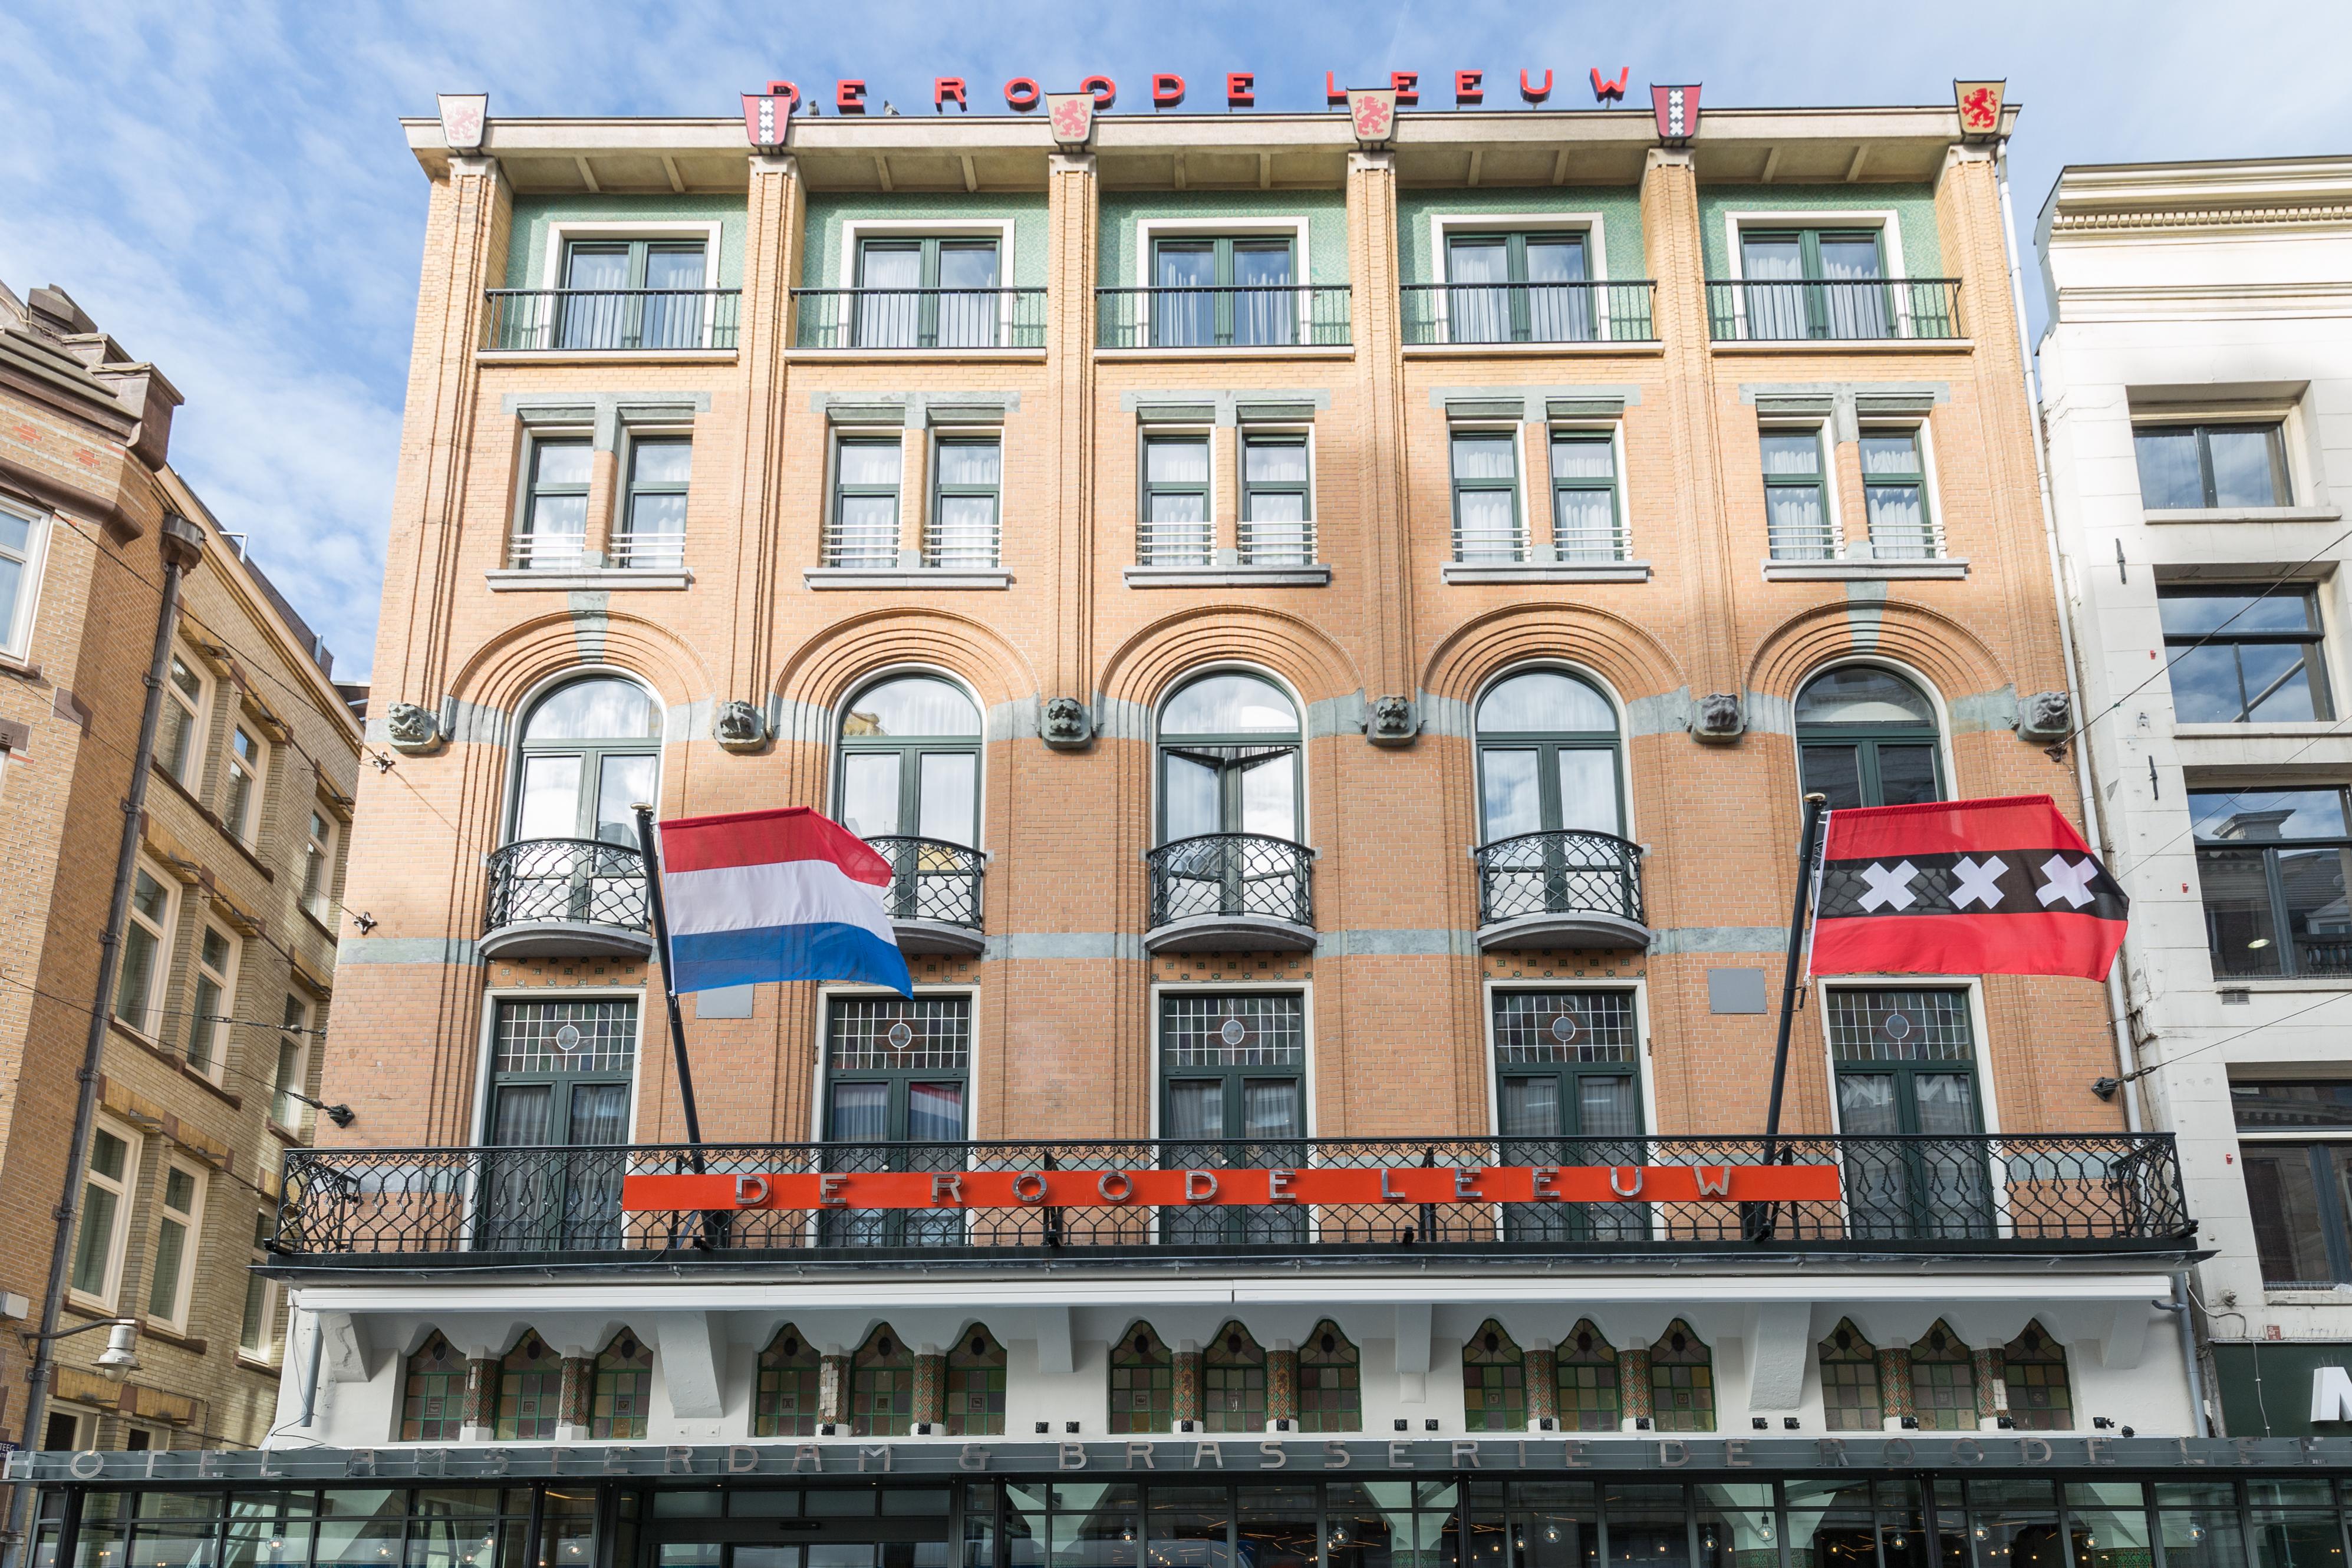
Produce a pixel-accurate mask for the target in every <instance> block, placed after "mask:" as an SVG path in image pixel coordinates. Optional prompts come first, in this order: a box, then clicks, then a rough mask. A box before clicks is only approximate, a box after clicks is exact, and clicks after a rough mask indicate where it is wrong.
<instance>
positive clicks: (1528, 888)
mask: <svg viewBox="0 0 2352 1568" xmlns="http://www.w3.org/2000/svg"><path fill="white" fill-rule="evenodd" d="M1470 858H1472V860H1474V861H1475V863H1476V865H1477V868H1478V945H1479V946H1480V947H1481V948H1483V949H1485V950H1486V951H1488V952H1493V951H1496V950H1499V949H1518V948H1543V947H1551V948H1574V947H1588V948H1617V949H1625V950H1631V951H1635V952H1638V951H1640V950H1642V949H1643V948H1646V947H1648V946H1649V945H1650V928H1649V926H1648V925H1647V924H1646V923H1644V921H1643V913H1642V847H1641V846H1640V845H1638V844H1634V843H1631V842H1629V841H1627V840H1625V839H1622V838H1620V837H1617V836H1616V835H1615V834H1613V833H1589V832H1584V831H1580V830H1575V829H1570V830H1566V831H1555V832H1547V833H1521V834H1517V835H1515V836H1514V837H1509V838H1498V839H1496V841H1495V842H1494V843H1492V844H1482V845H1480V846H1479V847H1477V848H1475V849H1473V850H1472V851H1470Z"/></svg>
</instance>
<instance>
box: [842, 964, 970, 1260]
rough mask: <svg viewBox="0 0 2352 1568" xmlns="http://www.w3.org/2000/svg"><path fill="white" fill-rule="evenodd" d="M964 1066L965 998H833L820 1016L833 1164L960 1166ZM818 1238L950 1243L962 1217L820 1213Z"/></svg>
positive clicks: (859, 1167) (849, 1242) (850, 1167)
mask: <svg viewBox="0 0 2352 1568" xmlns="http://www.w3.org/2000/svg"><path fill="white" fill-rule="evenodd" d="M970 1075H971V997H969V996H918V997H915V998H914V999H913V1000H912V1001H907V1000H902V999H900V998H897V997H879V996H836V997H834V998H833V999H832V1001H831V1004H830V1007H829V1011H828V1013H827V1016H826V1019H825V1101H824V1137H825V1141H826V1142H828V1143H829V1144H833V1145H836V1146H837V1148H836V1149H835V1151H829V1153H828V1163H829V1164H830V1165H831V1168H833V1169H835V1170H845V1171H907V1170H913V1171H960V1170H962V1169H963V1168H964V1152H963V1140H964V1139H965V1137H966V1136H968V1133H967V1131H966V1126H967V1122H966V1117H967V1107H968V1106H969V1104H970V1092H969V1084H968V1080H969V1078H970ZM894 1145H895V1147H894ZM909 1145H912V1147H909ZM824 1236H825V1238H826V1240H827V1241H828V1243H830V1244H832V1245H836V1246H877V1247H879V1246H921V1245H924V1244H927V1243H928V1244H940V1243H950V1242H958V1241H961V1239H962V1238H963V1222H962V1219H961V1216H960V1215H956V1214H954V1213H953V1212H951V1211H943V1212H937V1213H933V1212H922V1211H918V1212H911V1213H908V1214H903V1215H901V1214H891V1213H880V1212H874V1211H868V1212H866V1213H862V1214H849V1215H827V1216H826V1222H825V1228H824Z"/></svg>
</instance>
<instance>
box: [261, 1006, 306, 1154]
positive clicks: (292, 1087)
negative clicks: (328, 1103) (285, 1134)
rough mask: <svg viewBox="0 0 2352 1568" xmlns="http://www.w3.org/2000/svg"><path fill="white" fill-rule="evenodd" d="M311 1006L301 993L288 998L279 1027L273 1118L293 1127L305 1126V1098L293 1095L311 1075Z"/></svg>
mask: <svg viewBox="0 0 2352 1568" xmlns="http://www.w3.org/2000/svg"><path fill="white" fill-rule="evenodd" d="M309 1081H310V1004H309V1003H307V1002H305V1001H303V1000H302V998H300V997H299V996H290V995H289V996H288V997H287V998H286V1011H285V1016H284V1018H283V1020H282V1022H281V1023H280V1024H279V1026H278V1071H277V1073H276V1074H275V1076H274V1077H273V1078H272V1079H271V1083H270V1102H269V1115H270V1119H271V1120H272V1121H276V1122H277V1123H278V1126H280V1127H283V1128H286V1129H288V1130H289V1131H294V1132H299V1131H301V1130H302V1121H301V1116H302V1109H303V1107H302V1102H301V1101H300V1100H297V1099H295V1098H294V1097H295V1096H296V1095H298V1094H299V1093H301V1092H302V1090H303V1086H304V1085H305V1084H306V1083H308V1082H309Z"/></svg>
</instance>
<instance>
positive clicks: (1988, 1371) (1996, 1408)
mask: <svg viewBox="0 0 2352 1568" xmlns="http://www.w3.org/2000/svg"><path fill="white" fill-rule="evenodd" d="M1969 1362H1970V1363H1971V1365H1970V1369H1969V1370H1970V1371H1972V1372H1973V1373H1975V1374H1976V1384H1977V1424H1978V1425H1979V1426H1991V1425H1992V1424H1993V1423H1995V1422H1996V1421H1998V1420H1999V1419H2000V1417H2002V1416H2004V1415H2008V1414H2009V1353H2008V1352H2006V1351H2004V1350H2002V1349H2001V1348H2000V1346H1998V1345H1995V1346H1991V1347H1989V1348H1987V1349H1985V1350H1971V1351H1969Z"/></svg>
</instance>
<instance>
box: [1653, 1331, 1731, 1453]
mask: <svg viewBox="0 0 2352 1568" xmlns="http://www.w3.org/2000/svg"><path fill="white" fill-rule="evenodd" d="M1650 1415H1651V1418H1652V1419H1653V1420H1654V1421H1655V1422H1656V1423H1657V1428H1658V1430H1659V1431H1661V1432H1712V1431H1714V1430H1715V1358H1714V1356H1713V1355H1711V1354H1710V1353H1709V1352H1708V1351H1707V1348H1706V1344H1705V1343H1704V1342H1702V1341H1701V1340H1700V1339H1699V1337H1698V1335H1696V1334H1695V1333H1693V1332H1692V1331H1691V1326H1690V1325H1689V1324H1688V1323H1685V1322H1684V1321H1682V1320H1681V1319H1680V1318H1676V1319H1675V1321H1673V1322H1671V1323H1668V1324H1667V1325H1666V1331H1665V1332H1664V1333H1663V1334H1661V1335H1659V1336H1658V1342H1657V1343H1656V1344H1654V1345H1652V1346H1651V1347H1650Z"/></svg>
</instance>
